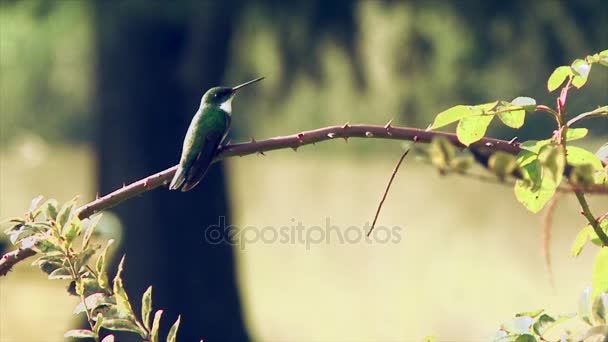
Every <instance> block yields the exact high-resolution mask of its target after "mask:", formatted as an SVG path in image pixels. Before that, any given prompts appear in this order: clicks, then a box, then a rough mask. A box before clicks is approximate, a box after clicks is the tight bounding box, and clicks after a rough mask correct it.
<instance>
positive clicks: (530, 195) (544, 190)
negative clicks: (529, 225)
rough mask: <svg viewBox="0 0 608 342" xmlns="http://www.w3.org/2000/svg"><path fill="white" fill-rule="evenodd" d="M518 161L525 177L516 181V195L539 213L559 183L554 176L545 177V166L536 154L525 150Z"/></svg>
mask: <svg viewBox="0 0 608 342" xmlns="http://www.w3.org/2000/svg"><path fill="white" fill-rule="evenodd" d="M517 163H518V164H519V169H520V170H521V172H522V176H523V179H518V180H517V181H516V182H515V187H514V192H515V197H516V198H517V200H518V201H519V202H520V203H521V204H523V205H524V207H526V209H528V210H529V211H531V212H533V213H537V212H539V211H540V210H541V209H542V208H543V207H544V206H545V204H546V203H547V201H549V199H551V197H552V196H553V194H554V193H555V189H556V188H557V184H556V183H555V182H554V180H552V179H551V178H552V177H549V176H547V177H543V168H542V165H541V163H540V161H539V160H538V157H537V155H536V154H534V153H532V152H529V151H525V150H524V151H522V152H520V153H519V155H518V156H517Z"/></svg>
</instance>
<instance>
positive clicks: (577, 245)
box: [570, 225, 597, 257]
mask: <svg viewBox="0 0 608 342" xmlns="http://www.w3.org/2000/svg"><path fill="white" fill-rule="evenodd" d="M594 236H595V237H597V235H596V234H595V231H594V230H593V227H591V226H589V225H588V226H585V227H584V228H583V229H581V230H580V231H579V232H578V234H577V235H576V238H575V239H574V242H573V243H572V247H570V255H571V256H574V257H576V256H578V255H579V254H581V251H582V250H583V247H585V244H586V243H587V241H588V240H590V239H592V238H593V237H594Z"/></svg>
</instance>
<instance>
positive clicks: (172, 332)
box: [167, 315, 182, 342]
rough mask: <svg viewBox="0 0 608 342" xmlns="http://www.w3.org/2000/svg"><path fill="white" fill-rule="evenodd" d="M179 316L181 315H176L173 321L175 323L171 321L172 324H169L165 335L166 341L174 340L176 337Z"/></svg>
mask: <svg viewBox="0 0 608 342" xmlns="http://www.w3.org/2000/svg"><path fill="white" fill-rule="evenodd" d="M181 318H182V317H181V315H178V316H177V321H175V323H173V326H171V329H170V330H169V334H168V335H167V342H175V339H176V338H177V329H179V321H180V320H181Z"/></svg>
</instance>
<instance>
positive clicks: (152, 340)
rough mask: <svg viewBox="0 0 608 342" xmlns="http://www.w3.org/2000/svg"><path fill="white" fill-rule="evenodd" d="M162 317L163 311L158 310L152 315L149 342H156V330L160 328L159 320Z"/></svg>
mask: <svg viewBox="0 0 608 342" xmlns="http://www.w3.org/2000/svg"><path fill="white" fill-rule="evenodd" d="M162 315H163V310H158V311H156V312H155V313H154V320H153V321H152V329H151V330H150V342H158V329H159V328H160V318H161V317H162Z"/></svg>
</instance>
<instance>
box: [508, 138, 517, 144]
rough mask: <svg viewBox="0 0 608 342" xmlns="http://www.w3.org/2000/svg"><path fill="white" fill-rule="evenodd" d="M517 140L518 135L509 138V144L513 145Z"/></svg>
mask: <svg viewBox="0 0 608 342" xmlns="http://www.w3.org/2000/svg"><path fill="white" fill-rule="evenodd" d="M516 141H517V137H513V139H511V140H509V145H513V144H514V143H515V142H516Z"/></svg>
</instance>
